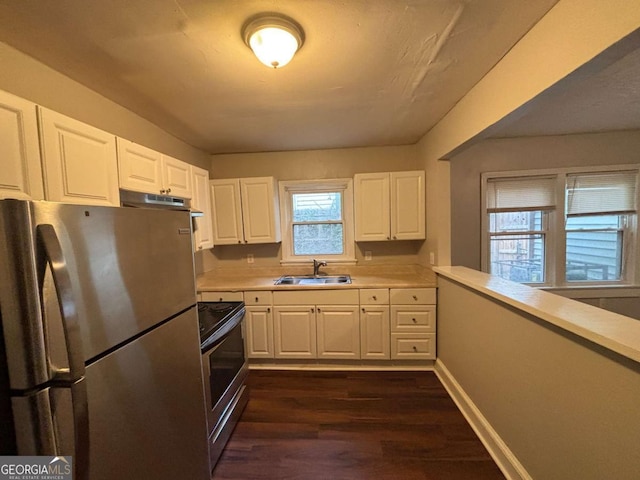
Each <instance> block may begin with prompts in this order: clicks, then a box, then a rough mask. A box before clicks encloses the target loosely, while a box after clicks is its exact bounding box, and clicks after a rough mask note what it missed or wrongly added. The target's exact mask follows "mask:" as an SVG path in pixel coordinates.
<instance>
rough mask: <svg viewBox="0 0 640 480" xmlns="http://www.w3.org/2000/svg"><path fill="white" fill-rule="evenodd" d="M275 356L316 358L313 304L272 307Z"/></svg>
mask: <svg viewBox="0 0 640 480" xmlns="http://www.w3.org/2000/svg"><path fill="white" fill-rule="evenodd" d="M273 314H274V323H273V333H274V345H275V358H316V352H317V348H316V313H315V306H313V305H296V306H290V307H284V306H283V307H273Z"/></svg>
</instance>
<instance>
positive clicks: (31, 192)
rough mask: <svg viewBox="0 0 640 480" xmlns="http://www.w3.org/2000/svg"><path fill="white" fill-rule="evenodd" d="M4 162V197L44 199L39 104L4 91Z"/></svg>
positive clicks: (0, 124) (0, 130)
mask: <svg viewBox="0 0 640 480" xmlns="http://www.w3.org/2000/svg"><path fill="white" fill-rule="evenodd" d="M0 162H1V168H0V198H17V199H20V200H42V199H43V198H44V189H43V185H42V167H41V165H40V150H39V147H38V121H37V119H36V106H35V104H34V103H31V102H28V101H27V100H24V99H22V98H20V97H16V96H14V95H11V94H9V93H6V92H2V91H0Z"/></svg>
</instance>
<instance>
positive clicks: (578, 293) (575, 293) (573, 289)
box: [538, 284, 640, 298]
mask: <svg viewBox="0 0 640 480" xmlns="http://www.w3.org/2000/svg"><path fill="white" fill-rule="evenodd" d="M538 288H539V289H540V290H544V291H545V292H550V293H555V294H556V295H561V296H563V297H567V298H633V297H640V286H639V285H620V284H618V285H602V284H600V285H570V286H563V287H538Z"/></svg>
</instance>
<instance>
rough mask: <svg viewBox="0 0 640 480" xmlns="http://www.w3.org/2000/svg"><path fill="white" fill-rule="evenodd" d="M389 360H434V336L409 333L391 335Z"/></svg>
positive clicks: (433, 334)
mask: <svg viewBox="0 0 640 480" xmlns="http://www.w3.org/2000/svg"><path fill="white" fill-rule="evenodd" d="M391 358H392V359H413V358H416V359H435V358H436V334H435V333H423V334H420V335H416V334H411V333H392V334H391Z"/></svg>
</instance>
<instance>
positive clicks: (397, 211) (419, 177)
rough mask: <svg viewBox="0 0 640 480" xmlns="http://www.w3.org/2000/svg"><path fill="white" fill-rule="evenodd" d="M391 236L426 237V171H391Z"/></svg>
mask: <svg viewBox="0 0 640 480" xmlns="http://www.w3.org/2000/svg"><path fill="white" fill-rule="evenodd" d="M390 179H391V238H392V239H393V240H416V239H424V238H425V233H426V232H425V215H426V214H425V207H426V200H425V188H424V182H425V178H424V172H423V171H417V172H391V174H390Z"/></svg>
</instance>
